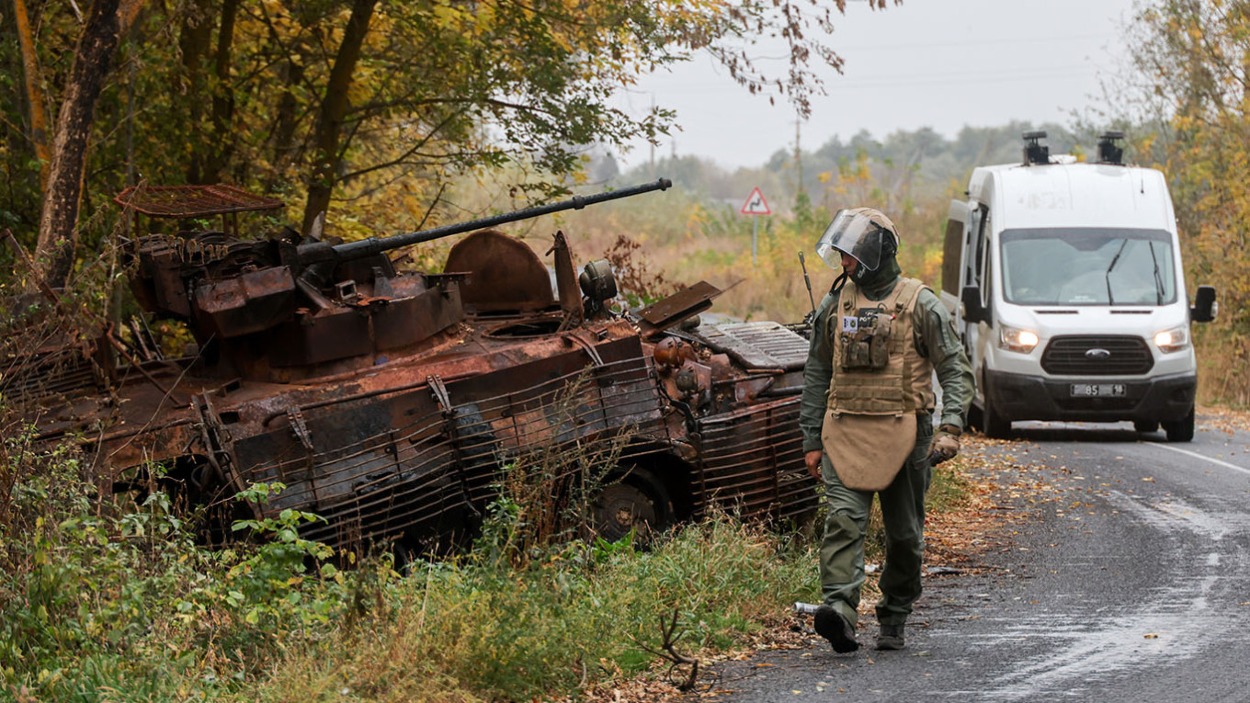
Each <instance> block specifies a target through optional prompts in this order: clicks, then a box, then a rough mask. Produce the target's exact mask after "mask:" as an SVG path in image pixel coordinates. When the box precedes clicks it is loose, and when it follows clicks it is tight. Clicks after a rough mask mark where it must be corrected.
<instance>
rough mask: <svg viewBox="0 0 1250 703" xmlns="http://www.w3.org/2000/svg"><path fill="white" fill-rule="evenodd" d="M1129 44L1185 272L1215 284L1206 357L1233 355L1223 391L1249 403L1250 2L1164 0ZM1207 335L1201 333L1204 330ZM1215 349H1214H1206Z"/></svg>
mask: <svg viewBox="0 0 1250 703" xmlns="http://www.w3.org/2000/svg"><path fill="white" fill-rule="evenodd" d="M1137 19H1138V22H1137V23H1135V25H1134V26H1135V27H1137V28H1138V31H1139V32H1140V36H1139V37H1137V41H1135V42H1131V43H1130V45H1131V46H1133V47H1134V57H1133V58H1134V62H1135V64H1136V66H1137V67H1138V69H1139V71H1140V72H1141V75H1142V77H1143V78H1144V81H1145V86H1144V88H1145V92H1144V95H1143V100H1144V102H1145V103H1146V104H1148V105H1149V106H1150V108H1151V111H1152V112H1153V114H1155V115H1161V116H1162V117H1163V122H1162V124H1160V125H1159V127H1160V129H1159V130H1158V131H1157V132H1155V133H1154V134H1152V135H1150V136H1148V137H1146V138H1145V139H1143V140H1141V143H1139V145H1138V146H1139V153H1142V154H1150V153H1152V151H1154V148H1153V147H1154V146H1155V145H1154V144H1152V142H1154V141H1155V140H1156V139H1157V140H1158V141H1159V143H1160V146H1161V148H1160V149H1159V150H1158V153H1160V154H1161V155H1162V157H1163V158H1164V159H1166V164H1165V168H1166V170H1167V173H1168V176H1169V179H1170V181H1171V185H1172V196H1173V200H1174V201H1175V203H1176V214H1177V222H1178V225H1179V227H1180V230H1181V238H1182V242H1183V244H1184V246H1185V257H1186V261H1185V263H1186V268H1187V273H1188V274H1189V276H1190V279H1191V280H1193V281H1195V282H1198V283H1207V282H1211V283H1216V284H1217V285H1218V288H1219V295H1220V298H1221V303H1220V316H1221V319H1220V320H1218V321H1217V323H1216V325H1215V326H1213V327H1214V329H1212V330H1211V332H1212V333H1214V334H1216V335H1218V338H1217V339H1215V340H1212V341H1213V342H1214V343H1215V344H1216V345H1218V346H1219V347H1222V348H1221V349H1218V350H1215V353H1214V354H1211V355H1210V356H1212V358H1223V359H1227V360H1230V361H1231V363H1232V364H1233V368H1232V369H1228V371H1232V373H1224V374H1221V375H1222V377H1223V381H1222V383H1223V384H1224V387H1223V389H1222V393H1223V394H1226V395H1227V396H1228V399H1230V400H1234V401H1240V402H1242V403H1244V402H1247V401H1250V379H1247V378H1246V377H1245V374H1244V373H1242V372H1243V371H1244V369H1245V365H1246V362H1247V361H1248V360H1250V267H1248V266H1247V265H1246V253H1247V245H1248V244H1250V242H1247V235H1246V232H1247V231H1248V230H1250V186H1248V185H1247V183H1246V180H1245V179H1244V178H1243V177H1241V174H1244V173H1246V172H1247V169H1250V2H1246V0H1233V1H1227V2H1209V1H1208V0H1167V1H1166V2H1161V3H1159V4H1158V5H1157V6H1154V7H1148V8H1146V9H1145V10H1143V11H1142V12H1141V13H1140V16H1139V17H1138V18H1137ZM1200 334H1206V332H1200ZM1208 351H1212V350H1208Z"/></svg>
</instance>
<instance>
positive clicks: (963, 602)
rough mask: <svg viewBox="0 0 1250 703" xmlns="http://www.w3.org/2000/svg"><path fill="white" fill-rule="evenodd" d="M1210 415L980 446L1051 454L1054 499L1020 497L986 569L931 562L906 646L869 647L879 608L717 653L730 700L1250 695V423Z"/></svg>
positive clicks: (1031, 427) (1031, 434)
mask: <svg viewBox="0 0 1250 703" xmlns="http://www.w3.org/2000/svg"><path fill="white" fill-rule="evenodd" d="M1198 424H1199V426H1198V432H1197V434H1196V436H1195V439H1194V441H1193V442H1191V443H1184V444H1169V443H1167V442H1166V440H1165V439H1164V437H1163V435H1162V433H1157V434H1155V435H1141V436H1139V435H1137V434H1136V433H1134V432H1133V431H1132V429H1131V426H1130V425H1128V424H1127V423H1126V424H1124V425H1114V426H1112V425H1065V424H1056V423H1045V424H1043V423H1020V424H1017V426H1016V432H1015V434H1014V437H1015V438H1016V439H1017V441H1015V442H1011V443H1008V444H1002V445H994V446H992V447H990V448H988V449H985V450H983V451H985V452H986V453H987V456H997V455H998V454H999V453H1002V454H1005V455H1010V456H1013V457H1014V458H1015V460H1016V462H1017V463H1020V464H1026V463H1027V464H1033V465H1038V468H1034V469H1028V470H1024V469H1019V470H1018V471H1020V472H1021V474H1022V475H1021V476H1020V477H1019V478H1020V479H1021V480H1024V481H1034V480H1036V479H1041V480H1042V481H1043V482H1044V483H1046V484H1049V486H1050V488H1049V489H1046V490H1044V491H1042V492H1041V495H1042V497H1043V498H1045V500H1042V501H1037V502H1035V501H1034V499H1030V498H1026V497H1022V496H1019V495H1017V496H1016V497H1015V498H1012V497H1007V498H1005V500H1007V501H1012V500H1015V501H1016V502H1017V504H1015V505H1013V506H1012V507H1014V508H1015V509H1017V510H1026V511H1029V512H1030V513H1032V514H1033V515H1032V516H1031V518H1030V519H1029V520H1028V521H1026V522H1021V523H1018V524H1016V525H1014V526H1012V529H1015V530H1017V531H1018V533H1017V534H1014V535H1011V534H1010V533H1008V536H1007V537H1006V538H1005V539H1006V541H1005V542H1004V543H1003V544H1002V545H1001V546H1000V547H998V548H995V549H992V550H990V551H989V552H987V553H986V554H984V555H983V556H981V557H979V558H978V563H979V564H980V565H981V566H982V567H984V568H983V569H982V570H980V573H975V574H963V575H954V576H939V575H933V576H927V577H926V584H925V588H926V592H925V595H924V596H923V597H922V599H921V601H920V602H919V603H918V604H917V609H916V612H915V613H914V615H913V618H912V622H911V623H909V626H908V648H907V649H905V650H903V651H901V652H877V651H874V650H872V649H870V648H868V647H870V646H871V644H872V642H873V641H874V640H875V637H876V629H877V628H876V623H875V620H874V618H873V617H872V616H871V615H869V616H867V617H864V618H861V621H860V628H859V637H860V640H861V642H863V643H865V644H866V645H868V647H864V648H861V649H860V650H859V651H858V652H856V653H853V654H849V655H838V654H834V653H833V652H832V650H831V649H829V647H828V645H827V644H825V642H824V640H822V639H819V638H816V637H814V636H813V638H812V640H811V647H810V648H808V649H804V650H792V651H774V652H766V653H761V654H759V655H757V656H756V657H754V658H753V659H752V660H749V661H746V662H734V663H729V664H725V665H722V666H720V667H719V668H718V673H719V674H720V676H721V679H720V681H719V684H718V685H717V688H718V689H720V690H724V691H726V693H725V694H723V695H720V696H717V697H716V700H719V701H726V702H737V701H752V702H771V701H829V700H834V701H946V700H959V701H1033V700H1039V699H1043V698H1045V699H1052V700H1053V699H1064V700H1077V701H1106V702H1115V701H1143V700H1151V701H1185V700H1201V701H1250V433H1247V432H1245V431H1233V430H1228V429H1219V428H1217V427H1215V426H1214V424H1213V423H1212V422H1211V421H1210V420H1207V421H1204V418H1203V417H1202V416H1200V417H1199V422H1198ZM1109 428H1110V429H1109ZM1006 463H1008V462H1006V461H1004V462H1003V464H1006ZM1043 464H1044V466H1040V465H1043ZM1011 471H1016V470H1008V471H1007V473H1011ZM1024 473H1028V474H1029V475H1024ZM1000 479H1001V480H1006V481H1008V482H1010V481H1011V480H1012V477H1010V476H1006V475H1004V476H1001V477H1000ZM730 691H732V692H730Z"/></svg>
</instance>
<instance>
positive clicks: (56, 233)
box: [35, 0, 121, 287]
mask: <svg viewBox="0 0 1250 703" xmlns="http://www.w3.org/2000/svg"><path fill="white" fill-rule="evenodd" d="M120 6H121V2H120V0H95V1H94V2H92V3H91V10H90V12H89V14H88V17H87V22H86V25H84V27H83V32H82V36H81V38H80V39H79V41H78V48H77V49H76V50H75V51H74V67H73V70H72V71H71V74H70V80H69V83H68V85H67V86H66V90H65V98H64V101H63V102H62V105H61V110H60V114H59V115H58V116H57V126H56V136H55V138H54V140H53V144H52V163H51V166H50V168H49V170H48V180H47V185H46V187H45V191H44V199H43V212H42V215H41V217H40V219H39V243H38V247H37V248H36V250H35V253H36V255H37V256H38V258H39V259H40V260H41V261H43V262H44V272H43V273H44V279H45V280H46V281H47V283H48V284H49V285H51V286H53V287H60V286H64V285H65V281H66V279H67V278H69V272H70V269H71V268H72V267H73V264H74V253H75V252H74V247H75V244H76V243H77V234H78V232H77V224H78V205H79V202H80V199H81V198H82V180H83V171H84V169H85V168H86V163H87V141H88V138H89V136H90V133H91V125H92V120H93V119H94V115H95V104H96V99H97V98H99V96H100V91H101V90H102V88H103V85H104V79H105V77H106V76H107V75H108V72H109V67H110V65H111V64H112V61H113V55H114V53H115V52H116V49H117V43H118V38H119V35H120V34H121V16H120V15H119V13H118V10H119V9H120Z"/></svg>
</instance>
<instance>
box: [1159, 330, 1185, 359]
mask: <svg viewBox="0 0 1250 703" xmlns="http://www.w3.org/2000/svg"><path fill="white" fill-rule="evenodd" d="M1155 346H1156V347H1159V351H1161V352H1163V353H1164V354H1170V353H1172V352H1178V351H1180V350H1182V349H1185V348H1187V347H1188V346H1189V328H1188V327H1185V326H1183V325H1182V326H1180V327H1173V328H1172V329H1170V330H1163V331H1162V332H1156V333H1155Z"/></svg>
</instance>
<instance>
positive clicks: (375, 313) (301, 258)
mask: <svg viewBox="0 0 1250 703" xmlns="http://www.w3.org/2000/svg"><path fill="white" fill-rule="evenodd" d="M670 186H671V182H670V181H668V180H667V179H659V180H657V181H655V182H653V183H647V184H643V185H638V186H633V187H629V188H624V189H620V190H614V191H608V192H604V193H598V194H595V195H590V196H579V197H575V198H572V199H570V200H565V201H561V202H557V203H552V204H548V205H541V206H537V207H531V208H526V209H522V210H517V211H514V212H508V213H504V214H501V215H496V216H493V217H487V218H482V219H477V220H472V221H469V222H461V223H455V224H450V225H446V226H442V227H436V228H433V229H428V230H421V231H416V232H409V233H404V234H397V235H393V236H389V237H376V238H369V239H365V240H362V241H356V242H347V243H340V244H331V243H329V242H324V241H316V240H308V239H305V238H304V237H302V236H301V235H300V234H299V233H297V232H295V231H294V230H291V229H289V228H288V229H286V230H284V231H283V232H282V233H281V234H279V235H278V236H276V237H272V238H269V239H262V240H241V239H239V238H237V237H235V236H231V235H227V234H226V233H225V232H222V231H210V232H194V233H191V232H188V233H180V234H178V235H149V236H144V237H140V238H138V239H136V240H135V241H134V242H133V243H132V246H131V247H130V254H131V257H132V258H133V259H135V260H136V262H137V273H136V275H135V276H134V277H133V279H132V287H133V289H134V291H135V294H136V297H137V298H138V299H139V301H140V303H141V304H142V305H143V307H144V308H145V309H146V310H147V311H149V312H151V313H154V314H156V315H158V316H164V317H171V318H175V319H180V320H183V321H185V322H187V323H188V325H189V326H190V328H191V332H192V334H193V335H194V337H195V339H196V341H197V342H198V343H199V345H200V348H201V352H202V353H201V359H202V361H201V362H200V363H201V365H202V366H203V367H204V370H205V371H206V372H208V373H210V374H212V375H216V376H218V377H222V378H227V377H230V378H233V377H240V378H243V379H247V380H279V381H289V380H295V379H299V378H309V377H313V376H318V375H325V374H331V373H338V372H342V371H345V370H349V369H351V368H359V367H361V366H368V365H372V364H374V363H376V362H377V360H378V358H379V357H382V356H385V355H394V354H404V353H410V352H414V351H419V350H420V349H421V348H422V345H427V344H429V343H431V340H436V339H437V338H438V337H439V336H440V335H443V334H444V333H445V332H446V331H447V330H449V329H451V328H453V327H454V326H455V325H456V324H457V323H459V322H461V321H462V320H464V318H465V314H466V306H467V307H468V308H470V309H478V310H482V311H484V312H495V313H499V312H526V313H531V314H534V315H543V314H548V313H549V314H550V315H552V316H554V317H555V318H557V319H558V323H557V324H563V325H564V326H566V327H567V326H570V325H575V324H577V323H579V322H580V321H581V316H582V315H583V303H582V296H581V295H580V293H579V292H578V290H577V286H578V283H577V276H576V274H575V272H574V270H573V263H572V257H571V256H570V255H569V253H568V246H567V243H566V242H565V241H564V238H563V236H557V237H556V242H555V246H554V247H553V250H554V253H555V269H556V282H557V284H558V286H557V287H558V297H557V298H553V296H552V293H551V286H550V283H549V276H548V274H547V269H546V266H545V265H544V264H543V263H542V262H541V261H540V260H539V259H538V257H537V256H536V255H534V254H533V253H532V251H530V250H529V248H528V247H526V246H525V245H524V244H522V243H520V242H517V241H516V240H514V239H512V238H510V237H506V236H503V235H501V234H499V233H497V232H495V233H492V231H491V230H490V229H489V228H492V227H496V226H498V225H502V224H506V223H509V222H516V221H518V220H524V219H529V218H534V217H539V216H541V215H546V214H550V213H554V212H559V211H562V210H570V209H581V208H584V207H586V206H588V205H594V204H597V203H602V202H606V201H609V200H617V199H620V198H627V197H631V196H635V195H640V194H643V193H649V192H651V191H655V190H665V189H667V188H669V187H670ZM210 188H220V186H210ZM179 193H181V194H184V196H185V195H186V194H189V193H190V194H194V195H195V196H197V198H198V197H199V196H201V195H202V194H201V193H199V192H198V191H189V190H188V189H187V188H186V187H182V188H179V189H161V188H151V187H149V188H130V189H127V190H126V191H123V192H122V193H121V194H119V195H118V196H117V198H116V201H117V202H118V203H119V204H120V205H122V206H123V207H125V208H127V209H128V210H131V211H133V212H138V213H144V214H148V215H150V216H163V217H174V216H177V217H179V218H192V217H199V218H202V217H205V216H208V215H212V214H218V213H221V212H222V208H221V206H220V205H219V204H217V206H216V207H205V206H204V203H203V202H202V200H201V199H187V202H189V203H190V205H191V206H189V207H182V208H179V207H176V206H175V205H172V204H173V203H176V202H178V201H177V200H176V199H175V198H174V197H173V195H176V194H179ZM237 197H242V195H239V196H237ZM252 197H255V196H252ZM153 202H159V203H160V204H161V206H162V207H161V209H160V210H156V209H153V208H152V207H151V205H152V203H153ZM245 205H250V206H249V207H248V209H261V208H262V207H263V208H268V207H270V202H269V201H266V200H264V199H261V200H258V201H256V202H254V203H251V204H245ZM243 207H244V205H235V206H234V211H236V212H237V211H238V210H240V209H243ZM223 229H224V228H223ZM479 230H481V231H479ZM475 231H476V232H477V233H476V234H475V235H473V236H471V237H469V238H466V239H465V240H464V241H462V242H460V243H458V244H457V245H456V247H455V248H453V250H452V255H451V257H450V258H449V259H448V262H447V267H448V268H447V270H446V271H445V272H444V273H441V274H428V273H401V272H398V271H396V269H395V266H394V265H393V264H392V262H391V260H390V259H389V258H388V257H387V256H386V253H387V252H389V251H392V250H395V249H399V248H402V247H406V246H410V245H413V244H419V243H423V242H430V241H434V240H436V239H441V238H445V237H449V236H452V235H456V234H463V233H466V232H475ZM458 265H463V266H464V268H463V269H461V268H459V266H458ZM601 269H602V267H599V268H596V269H594V272H596V273H597V272H599V271H601ZM470 271H472V272H475V273H474V275H473V276H470V275H469V273H468V272H470ZM595 282H596V285H597V286H602V285H603V283H602V281H600V280H599V279H598V278H596V279H595Z"/></svg>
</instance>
